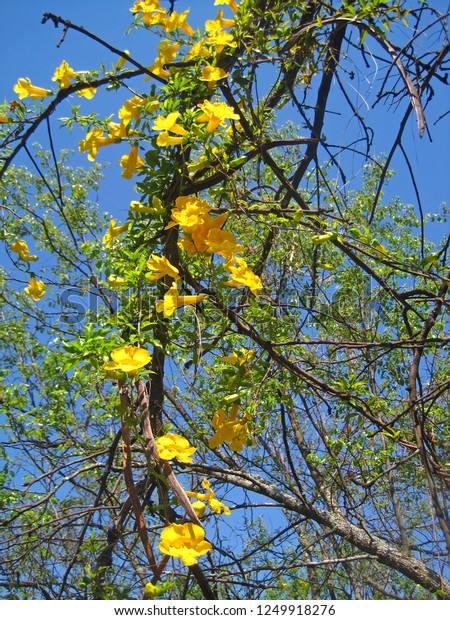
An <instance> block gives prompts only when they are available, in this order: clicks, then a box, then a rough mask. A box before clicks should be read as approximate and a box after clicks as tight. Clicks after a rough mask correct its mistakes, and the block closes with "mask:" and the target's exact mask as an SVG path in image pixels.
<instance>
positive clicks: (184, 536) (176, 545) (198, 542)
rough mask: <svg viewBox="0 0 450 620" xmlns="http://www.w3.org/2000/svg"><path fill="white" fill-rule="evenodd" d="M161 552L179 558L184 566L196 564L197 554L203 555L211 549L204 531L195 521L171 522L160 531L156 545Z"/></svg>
mask: <svg viewBox="0 0 450 620" xmlns="http://www.w3.org/2000/svg"><path fill="white" fill-rule="evenodd" d="M158 548H159V550H160V551H161V553H164V554H166V555H170V556H172V557H175V558H180V560H181V561H182V562H183V563H184V564H185V565H186V566H193V565H194V564H198V561H197V556H199V555H204V554H205V553H208V552H209V551H211V549H212V545H211V543H209V542H207V541H206V540H205V531H204V530H203V528H202V527H200V525H197V524H195V523H172V524H171V525H168V526H167V527H165V528H164V529H163V531H162V532H161V542H160V543H159V545H158Z"/></svg>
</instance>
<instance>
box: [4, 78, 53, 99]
mask: <svg viewBox="0 0 450 620" xmlns="http://www.w3.org/2000/svg"><path fill="white" fill-rule="evenodd" d="M13 90H14V92H15V93H17V94H18V95H19V99H25V97H31V99H43V98H44V97H49V96H50V95H51V94H52V91H51V90H46V89H45V88H40V87H39V86H33V84H32V83H31V80H30V79H29V78H20V79H19V80H18V82H17V84H16V85H15V86H14V89H13Z"/></svg>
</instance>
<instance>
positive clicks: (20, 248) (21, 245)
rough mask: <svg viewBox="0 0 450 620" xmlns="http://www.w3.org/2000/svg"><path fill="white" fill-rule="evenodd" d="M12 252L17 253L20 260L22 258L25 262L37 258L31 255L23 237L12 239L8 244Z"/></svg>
mask: <svg viewBox="0 0 450 620" xmlns="http://www.w3.org/2000/svg"><path fill="white" fill-rule="evenodd" d="M9 247H10V248H11V250H12V251H13V252H15V253H16V254H18V255H19V258H20V260H23V261H24V262H25V263H29V262H30V261H35V260H37V259H38V257H37V256H31V254H30V250H29V249H28V246H27V242H26V241H24V240H23V239H19V240H18V241H14V243H11V245H10V246H9Z"/></svg>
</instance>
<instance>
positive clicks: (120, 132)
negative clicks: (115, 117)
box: [108, 121, 137, 143]
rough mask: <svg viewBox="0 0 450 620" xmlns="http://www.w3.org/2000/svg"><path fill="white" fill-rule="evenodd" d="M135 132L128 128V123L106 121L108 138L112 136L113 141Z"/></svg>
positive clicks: (132, 134)
mask: <svg viewBox="0 0 450 620" xmlns="http://www.w3.org/2000/svg"><path fill="white" fill-rule="evenodd" d="M136 134H137V132H136V131H133V130H129V128H128V125H125V123H124V122H123V121H122V122H120V123H113V122H112V121H111V122H110V123H108V138H112V139H113V143H114V142H117V141H118V140H123V139H124V138H128V137H130V136H134V135H136Z"/></svg>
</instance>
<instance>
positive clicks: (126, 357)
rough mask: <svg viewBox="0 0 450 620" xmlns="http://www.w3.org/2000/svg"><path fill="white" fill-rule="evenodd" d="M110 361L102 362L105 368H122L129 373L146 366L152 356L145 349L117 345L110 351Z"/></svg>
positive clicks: (132, 373) (134, 372)
mask: <svg viewBox="0 0 450 620" xmlns="http://www.w3.org/2000/svg"><path fill="white" fill-rule="evenodd" d="M111 359H112V362H106V363H105V364H103V368H104V369H105V370H109V371H111V370H123V372H126V373H127V374H129V375H134V374H136V371H137V370H139V368H142V367H143V366H146V365H147V364H148V363H149V362H150V361H151V359H152V356H151V355H150V353H149V352H148V351H147V350H146V349H141V348H140V347H133V346H131V345H129V346H126V347H118V348H117V349H114V351H112V352H111Z"/></svg>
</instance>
